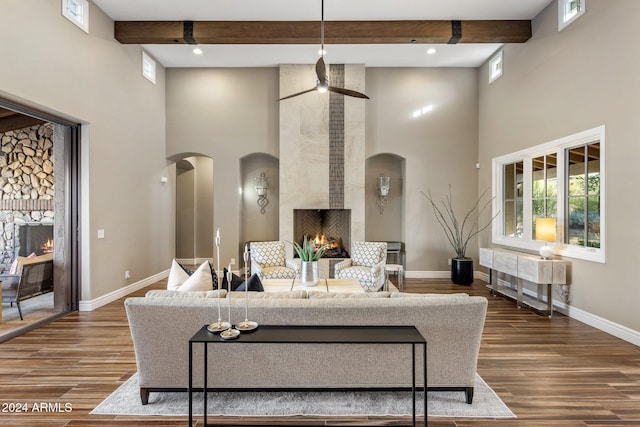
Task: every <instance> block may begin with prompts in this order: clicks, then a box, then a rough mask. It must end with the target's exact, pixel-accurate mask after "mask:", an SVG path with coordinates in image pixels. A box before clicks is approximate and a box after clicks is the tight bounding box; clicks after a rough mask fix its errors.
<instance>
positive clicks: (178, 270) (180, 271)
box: [167, 259, 191, 291]
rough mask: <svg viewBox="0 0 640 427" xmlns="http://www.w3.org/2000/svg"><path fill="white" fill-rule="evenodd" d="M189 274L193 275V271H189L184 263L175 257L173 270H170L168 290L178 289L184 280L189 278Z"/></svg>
mask: <svg viewBox="0 0 640 427" xmlns="http://www.w3.org/2000/svg"><path fill="white" fill-rule="evenodd" d="M189 276H191V273H187V271H186V270H185V269H184V268H183V267H182V265H181V264H180V263H179V262H178V261H176V260H175V259H174V260H173V261H172V262H171V270H170V271H169V279H168V280H167V290H168V291H175V290H177V289H178V288H179V287H180V286H181V285H182V284H183V283H184V282H186V281H187V279H189Z"/></svg>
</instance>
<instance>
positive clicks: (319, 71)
mask: <svg viewBox="0 0 640 427" xmlns="http://www.w3.org/2000/svg"><path fill="white" fill-rule="evenodd" d="M321 8H322V12H321V13H322V17H321V21H320V43H321V47H320V59H318V61H317V62H316V76H317V77H318V79H317V81H316V86H315V87H312V88H311V89H307V90H303V91H302V92H298V93H294V94H293V95H289V96H285V97H284V98H280V99H279V101H282V100H283V99H289V98H293V97H294V96H298V95H303V94H305V93H309V92H313V91H314V90H317V91H318V92H320V93H325V92H327V91H329V92H333V93H339V94H341V95H347V96H353V97H355V98H364V99H369V97H368V96H367V95H365V94H364V93H360V92H356V91H355V90H351V89H345V88H342V87H335V86H331V85H330V84H329V76H328V75H327V67H326V65H325V63H324V0H322V2H321Z"/></svg>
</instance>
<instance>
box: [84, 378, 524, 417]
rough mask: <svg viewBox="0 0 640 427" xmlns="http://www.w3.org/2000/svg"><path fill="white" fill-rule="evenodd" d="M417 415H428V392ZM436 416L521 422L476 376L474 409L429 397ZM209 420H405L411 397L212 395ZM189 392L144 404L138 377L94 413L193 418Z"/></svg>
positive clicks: (448, 396) (443, 395)
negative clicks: (304, 417)
mask: <svg viewBox="0 0 640 427" xmlns="http://www.w3.org/2000/svg"><path fill="white" fill-rule="evenodd" d="M193 396H194V414H196V415H202V413H203V412H202V408H203V405H202V403H203V402H202V401H203V399H202V398H203V394H202V393H194V395H193ZM418 396H419V400H418V403H417V405H416V413H417V414H418V415H423V414H424V408H423V404H422V393H418ZM427 398H428V401H427V407H428V411H427V414H428V416H430V417H456V418H457V417H460V418H467V417H473V418H516V416H515V415H514V414H513V412H511V410H510V409H509V408H508V407H507V405H505V404H504V402H503V401H502V400H501V399H500V398H499V397H498V396H497V395H496V394H495V392H494V391H493V390H492V389H491V387H489V386H488V385H487V383H485V382H484V380H483V379H482V378H480V376H478V375H476V382H475V393H474V398H473V404H471V405H468V404H467V403H466V402H465V399H464V393H463V392H438V393H435V392H429V394H428V396H427ZM207 399H208V401H207V406H208V411H207V414H208V415H212V416H215V415H220V416H290V415H313V416H359V415H368V416H385V415H389V416H403V415H411V411H412V399H411V392H383V391H373V392H360V391H358V392H226V393H221V392H210V393H208V394H207ZM188 411H189V395H188V393H185V392H183V393H170V392H165V393H151V394H150V397H149V404H147V405H142V404H141V403H140V392H139V389H138V376H137V374H135V375H134V376H132V377H131V378H130V379H129V380H127V381H126V382H125V383H124V384H122V385H121V386H120V387H119V388H118V389H117V390H116V391H114V392H113V393H112V394H111V395H110V396H109V397H107V398H106V399H105V400H104V401H103V402H102V403H100V405H98V406H97V407H96V408H95V409H94V410H93V411H91V414H100V415H138V416H145V415H163V416H182V415H184V416H187V415H188Z"/></svg>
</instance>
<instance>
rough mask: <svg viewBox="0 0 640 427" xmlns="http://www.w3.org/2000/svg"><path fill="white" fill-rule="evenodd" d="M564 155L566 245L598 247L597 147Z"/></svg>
mask: <svg viewBox="0 0 640 427" xmlns="http://www.w3.org/2000/svg"><path fill="white" fill-rule="evenodd" d="M566 153H567V154H566V156H565V157H566V161H567V175H568V179H567V183H566V184H567V191H566V194H567V207H568V209H567V225H568V226H567V229H566V233H565V234H566V236H565V243H569V244H570V245H577V246H581V247H585V248H600V144H599V143H597V142H596V143H593V144H586V145H582V146H579V147H574V148H568V149H567V150H566Z"/></svg>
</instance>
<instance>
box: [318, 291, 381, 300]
mask: <svg viewBox="0 0 640 427" xmlns="http://www.w3.org/2000/svg"><path fill="white" fill-rule="evenodd" d="M389 295H390V293H389V292H321V291H308V298H309V299H344V298H389Z"/></svg>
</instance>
